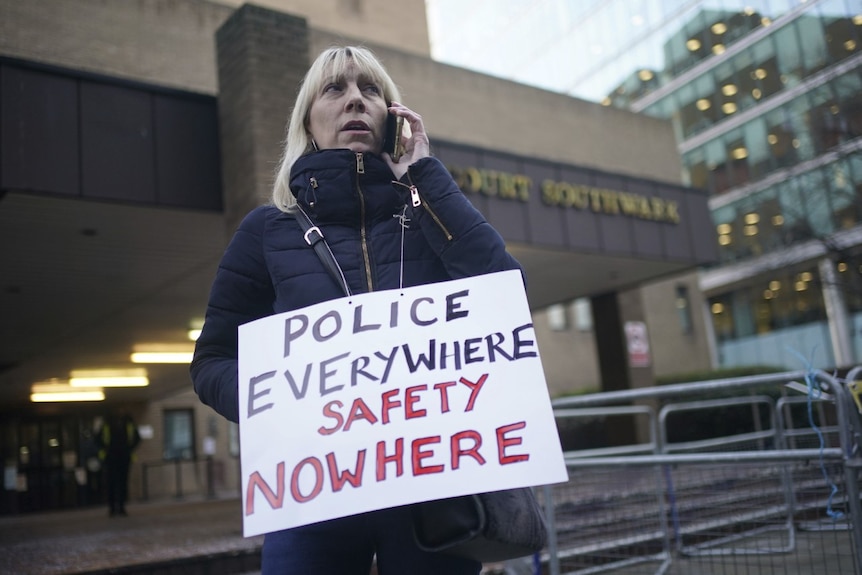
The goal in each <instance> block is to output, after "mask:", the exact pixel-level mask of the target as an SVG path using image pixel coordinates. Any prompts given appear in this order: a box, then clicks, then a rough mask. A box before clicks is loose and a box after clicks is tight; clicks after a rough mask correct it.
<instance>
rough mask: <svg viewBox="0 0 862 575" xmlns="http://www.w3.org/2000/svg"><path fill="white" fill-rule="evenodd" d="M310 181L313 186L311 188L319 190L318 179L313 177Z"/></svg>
mask: <svg viewBox="0 0 862 575" xmlns="http://www.w3.org/2000/svg"><path fill="white" fill-rule="evenodd" d="M308 181H309V183H310V184H311V187H312V188H314V189H315V190H316V189H317V178H315V177H313V176H312V177H311V178H310V179H309V180H308Z"/></svg>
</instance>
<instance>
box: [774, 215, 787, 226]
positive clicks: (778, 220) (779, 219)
mask: <svg viewBox="0 0 862 575" xmlns="http://www.w3.org/2000/svg"><path fill="white" fill-rule="evenodd" d="M772 225H773V226H783V225H784V216H782V215H781V214H778V215H777V216H772Z"/></svg>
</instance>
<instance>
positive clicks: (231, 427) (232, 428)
mask: <svg viewBox="0 0 862 575" xmlns="http://www.w3.org/2000/svg"><path fill="white" fill-rule="evenodd" d="M227 446H228V453H230V454H231V455H232V456H233V457H239V425H238V424H236V423H234V422H233V421H228V426H227Z"/></svg>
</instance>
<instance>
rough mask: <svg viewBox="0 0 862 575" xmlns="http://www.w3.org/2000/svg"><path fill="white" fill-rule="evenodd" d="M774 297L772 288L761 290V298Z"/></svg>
mask: <svg viewBox="0 0 862 575" xmlns="http://www.w3.org/2000/svg"><path fill="white" fill-rule="evenodd" d="M774 297H775V293H773V291H772V290H769V289H767V290H763V299H772V298H774Z"/></svg>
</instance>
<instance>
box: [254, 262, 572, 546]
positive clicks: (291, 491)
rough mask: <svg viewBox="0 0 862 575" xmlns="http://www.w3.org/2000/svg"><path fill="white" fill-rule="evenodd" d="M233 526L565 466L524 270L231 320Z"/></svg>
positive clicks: (551, 476) (268, 526) (400, 499)
mask: <svg viewBox="0 0 862 575" xmlns="http://www.w3.org/2000/svg"><path fill="white" fill-rule="evenodd" d="M239 382H240V385H239V398H240V442H241V462H242V482H243V494H244V499H243V506H244V513H243V516H244V534H245V536H247V537H248V536H253V535H258V534H261V533H266V532H270V531H275V530H280V529H286V528H290V527H296V526H300V525H306V524H310V523H315V522H318V521H323V520H327V519H333V518H337V517H343V516H347V515H353V514H356V513H362V512H366V511H371V510H375V509H382V508H387V507H394V506H398V505H405V504H409V503H415V502H419V501H425V500H430V499H439V498H443V497H453V496H457V495H465V494H469V493H477V492H485V491H494V490H499V489H506V488H512V487H523V486H532V485H542V484H548V483H557V482H563V481H566V480H567V473H566V468H565V464H564V461H563V455H562V450H561V448H560V441H559V437H558V434H557V428H556V425H555V423H554V417H553V413H552V409H551V404H550V399H549V397H548V392H547V387H546V383H545V379H544V373H543V370H542V364H541V359H540V357H539V351H538V346H537V343H536V340H535V334H534V331H533V325H532V319H531V316H530V310H529V307H528V305H527V299H526V294H525V292H524V285H523V281H522V278H521V274H520V272H518V271H507V272H500V273H496V274H489V275H486V276H479V277H473V278H468V279H463V280H456V281H451V282H444V283H438V284H430V285H425V286H418V287H413V288H407V289H403V290H388V291H380V292H373V293H368V294H361V295H356V296H350V297H345V298H341V299H338V300H332V301H328V302H324V303H321V304H316V305H313V306H310V307H307V308H303V309H300V310H296V311H292V312H287V313H283V314H279V315H274V316H270V317H267V318H263V319H260V320H258V321H255V322H251V323H249V324H246V325H243V326H241V327H240V330H239Z"/></svg>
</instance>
